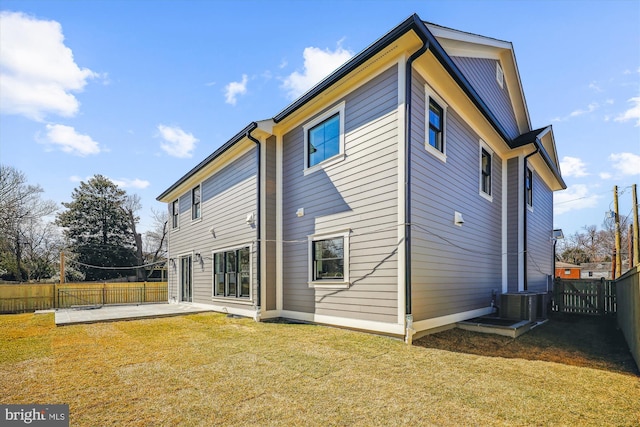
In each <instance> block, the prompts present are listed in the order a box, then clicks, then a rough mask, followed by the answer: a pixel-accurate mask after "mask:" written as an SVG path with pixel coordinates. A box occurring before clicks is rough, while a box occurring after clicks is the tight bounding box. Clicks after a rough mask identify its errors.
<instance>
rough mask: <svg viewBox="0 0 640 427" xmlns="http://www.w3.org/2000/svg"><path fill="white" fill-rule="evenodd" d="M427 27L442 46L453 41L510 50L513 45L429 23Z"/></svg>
mask: <svg viewBox="0 0 640 427" xmlns="http://www.w3.org/2000/svg"><path fill="white" fill-rule="evenodd" d="M426 26H427V28H428V29H429V31H430V32H431V34H433V35H434V36H435V37H436V39H438V42H439V43H440V44H442V42H443V41H444V40H453V41H458V42H465V43H471V44H475V45H480V46H487V47H493V48H498V49H509V48H510V46H511V43H509V42H507V41H504V40H498V39H494V38H491V37H486V36H481V35H479V34H472V33H467V32H464V31H459V30H454V29H453V28H446V27H441V26H439V25H434V24H428V23H427V24H426ZM443 47H444V46H443Z"/></svg>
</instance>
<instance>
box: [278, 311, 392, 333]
mask: <svg viewBox="0 0 640 427" xmlns="http://www.w3.org/2000/svg"><path fill="white" fill-rule="evenodd" d="M280 316H281V317H284V318H288V319H294V320H302V321H304V322H313V323H322V324H325V325H334V326H342V327H345V328H351V329H359V330H363V331H368V332H379V333H383V334H391V335H399V336H403V335H404V325H403V324H397V323H385V322H376V321H372V320H359V319H349V318H346V317H336V316H326V315H322V314H315V313H303V312H300V311H289V310H282V311H281V312H280Z"/></svg>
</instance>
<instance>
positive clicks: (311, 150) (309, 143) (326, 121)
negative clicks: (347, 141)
mask: <svg viewBox="0 0 640 427" xmlns="http://www.w3.org/2000/svg"><path fill="white" fill-rule="evenodd" d="M336 118H337V120H338V133H337V135H336V136H335V138H337V140H338V151H337V152H335V153H332V154H330V155H328V156H327V155H325V156H324V157H323V158H322V159H320V160H316V161H315V162H314V163H312V162H311V160H312V156H313V154H315V153H316V152H317V151H318V148H316V147H319V146H320V145H322V146H324V145H325V144H326V142H327V141H328V139H324V140H323V142H322V144H316V145H315V146H314V145H313V141H312V138H311V136H312V133H313V132H314V131H315V130H316V129H318V128H320V127H324V126H327V124H329V122H331V121H332V120H335V119H336ZM341 121H342V117H341V114H340V111H338V112H336V113H335V114H332V115H331V116H329V117H327V118H326V119H324V120H322V121H321V122H319V123H317V124H315V125H313V126H312V127H310V128H309V129H307V135H306V136H307V159H306V162H307V168H311V167H313V166H316V165H318V164H320V163H322V162H324V161H325V160H328V159H330V158H332V157H335V156H337V155H339V154H340V152H341V150H342V148H341V146H340V144H341V141H340V138H341V135H340V126H341Z"/></svg>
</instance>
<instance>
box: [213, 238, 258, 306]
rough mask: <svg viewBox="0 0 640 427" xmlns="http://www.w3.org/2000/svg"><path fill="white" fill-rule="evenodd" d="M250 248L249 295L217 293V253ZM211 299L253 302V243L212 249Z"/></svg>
mask: <svg viewBox="0 0 640 427" xmlns="http://www.w3.org/2000/svg"><path fill="white" fill-rule="evenodd" d="M245 248H248V249H249V296H248V297H240V296H232V295H227V296H225V295H216V257H215V255H216V254H219V253H224V252H231V251H236V252H237V251H239V250H241V249H245ZM225 274H226V273H225ZM211 299H212V300H218V301H234V302H235V303H245V304H248V303H253V244H252V243H248V244H243V245H237V246H231V247H226V248H220V249H213V250H211Z"/></svg>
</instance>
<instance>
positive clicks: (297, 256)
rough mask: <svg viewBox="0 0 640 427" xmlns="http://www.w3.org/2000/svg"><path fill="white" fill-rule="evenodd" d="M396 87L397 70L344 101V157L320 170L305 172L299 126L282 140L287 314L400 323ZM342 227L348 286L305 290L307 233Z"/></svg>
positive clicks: (371, 82)
mask: <svg viewBox="0 0 640 427" xmlns="http://www.w3.org/2000/svg"><path fill="white" fill-rule="evenodd" d="M397 85H398V76H397V67H395V66H394V67H392V68H390V69H388V70H386V71H384V72H383V73H381V74H380V75H379V76H377V77H375V78H374V79H373V80H371V81H369V82H368V83H366V84H365V85H363V86H362V87H360V88H358V89H357V90H355V91H354V92H352V93H350V94H349V95H347V96H346V98H345V155H346V156H345V159H344V160H343V161H340V162H338V163H336V164H334V165H331V166H329V167H327V168H325V169H321V170H318V171H315V172H313V173H311V174H308V175H307V176H305V175H304V173H303V156H304V147H303V131H302V125H301V126H300V127H298V128H296V129H294V130H292V131H291V132H289V133H287V134H286V135H284V137H283V211H282V212H283V238H284V243H283V264H284V266H283V309H284V310H291V311H298V312H305V313H316V314H321V315H329V316H339V317H346V318H353V319H361V320H372V321H382V322H393V323H395V322H397V319H398V314H397V288H398V285H397V270H396V267H397V259H396V251H397V247H396V244H397V238H398V237H397V226H396V223H397V137H398V135H397V123H396V121H397V113H396V111H397V104H398V99H397V92H398V87H397ZM311 119H313V117H309V120H311ZM299 208H304V212H305V215H304V216H303V217H297V216H296V211H297V210H298V209H299ZM347 228H349V229H351V230H352V234H351V236H350V243H351V244H350V252H349V255H350V279H351V282H352V285H351V286H350V287H349V288H348V289H331V290H321V289H314V288H309V285H308V283H307V281H308V271H309V270H308V268H309V266H308V258H307V257H308V243H307V236H309V235H313V234H317V233H321V232H332V231H340V230H344V229H347Z"/></svg>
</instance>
